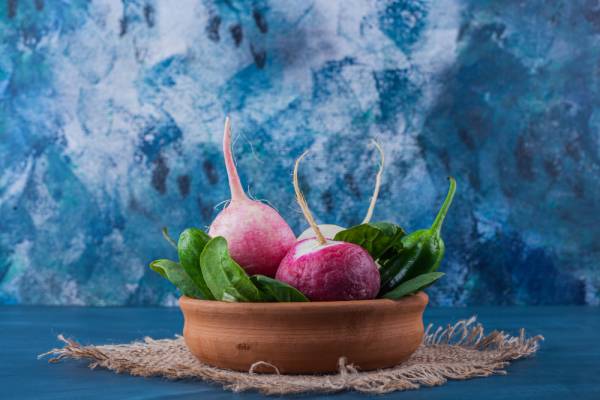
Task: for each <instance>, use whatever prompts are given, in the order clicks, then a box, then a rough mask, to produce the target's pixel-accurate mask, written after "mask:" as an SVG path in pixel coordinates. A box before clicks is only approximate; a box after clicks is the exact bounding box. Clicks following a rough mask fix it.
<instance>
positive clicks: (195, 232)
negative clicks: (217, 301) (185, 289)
mask: <svg viewBox="0 0 600 400" xmlns="http://www.w3.org/2000/svg"><path fill="white" fill-rule="evenodd" d="M209 240H210V236H208V235H207V234H206V233H205V232H204V231H201V230H200V229H196V228H188V229H186V230H185V231H183V232H182V233H181V235H179V242H178V243H177V253H179V262H180V263H181V266H182V267H183V269H184V270H185V272H187V274H188V275H189V276H190V278H192V281H194V283H195V284H196V286H197V287H198V289H199V290H200V291H201V292H202V294H203V297H204V298H205V299H208V300H212V299H214V297H213V295H212V293H211V291H210V290H209V288H208V286H207V285H206V282H205V281H204V277H203V275H202V270H201V268H200V254H201V253H202V250H204V247H205V246H206V244H207V243H208V241H209Z"/></svg>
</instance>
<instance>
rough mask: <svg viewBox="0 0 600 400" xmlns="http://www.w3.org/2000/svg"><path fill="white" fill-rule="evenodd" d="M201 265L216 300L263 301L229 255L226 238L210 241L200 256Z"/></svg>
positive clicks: (219, 237)
mask: <svg viewBox="0 0 600 400" xmlns="http://www.w3.org/2000/svg"><path fill="white" fill-rule="evenodd" d="M200 265H202V274H203V276H204V280H205V282H206V285H207V286H208V288H209V289H210V292H211V293H212V295H213V296H214V298H215V299H216V300H222V301H249V302H258V301H261V296H260V292H259V291H258V288H257V287H256V286H254V284H253V283H252V281H251V280H250V277H249V276H248V274H246V271H244V270H243V269H242V267H240V266H239V265H238V264H237V263H236V262H235V261H234V260H233V258H231V256H230V255H229V250H228V249H227V241H226V240H225V238H223V237H221V236H217V237H216V238H213V239H210V241H209V242H208V243H207V244H206V246H204V250H202V254H201V255H200Z"/></svg>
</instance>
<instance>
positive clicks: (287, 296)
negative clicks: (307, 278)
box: [250, 275, 310, 302]
mask: <svg viewBox="0 0 600 400" xmlns="http://www.w3.org/2000/svg"><path fill="white" fill-rule="evenodd" d="M250 279H251V280H252V282H253V283H254V284H255V285H256V287H257V288H258V290H260V292H261V294H262V297H263V300H264V301H278V302H292V301H310V300H308V298H307V297H306V296H305V295H304V294H303V293H302V292H300V291H299V290H298V289H296V288H295V287H293V286H290V285H288V284H287V283H284V282H281V281H278V280H277V279H273V278H269V277H268V276H264V275H254V276H252V277H250Z"/></svg>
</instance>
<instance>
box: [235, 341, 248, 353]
mask: <svg viewBox="0 0 600 400" xmlns="http://www.w3.org/2000/svg"><path fill="white" fill-rule="evenodd" d="M236 347H237V348H238V350H242V351H248V350H250V345H249V344H248V343H238V345H237V346H236Z"/></svg>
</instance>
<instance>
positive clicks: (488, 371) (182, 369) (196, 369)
mask: <svg viewBox="0 0 600 400" xmlns="http://www.w3.org/2000/svg"><path fill="white" fill-rule="evenodd" d="M58 338H59V339H60V340H61V341H63V342H65V346H64V347H63V348H57V349H53V350H51V351H49V352H48V353H45V354H42V355H40V358H41V357H44V356H48V355H53V358H51V359H50V360H49V361H50V362H58V361H60V360H62V359H84V360H88V361H89V362H90V363H89V367H90V368H92V369H94V368H96V367H102V368H107V369H109V370H111V371H114V372H116V373H126V374H130V375H135V376H145V377H149V376H159V377H163V378H167V379H199V380H203V381H207V382H212V383H218V384H220V385H222V386H223V387H224V388H225V389H229V390H232V391H234V392H242V391H247V390H257V391H259V392H261V393H264V394H269V395H282V394H297V393H331V392H339V391H344V390H356V391H358V392H363V393H378V394H381V393H389V392H393V391H397V390H407V389H418V388H419V387H420V386H422V385H423V386H437V385H442V384H444V383H445V382H446V381H447V380H448V379H469V378H475V377H485V376H490V375H493V374H506V371H505V369H504V368H505V367H506V366H507V365H508V362H509V361H512V360H516V359H519V358H523V357H528V356H531V355H533V354H534V353H535V352H536V351H537V350H538V347H539V342H540V341H541V340H543V337H542V336H539V335H538V336H534V337H529V338H527V337H526V336H525V331H524V330H523V329H521V331H520V334H519V336H511V335H508V334H506V333H504V332H500V331H494V332H492V333H490V334H488V335H485V334H484V330H483V326H482V325H481V324H479V323H476V321H475V317H472V318H471V319H469V320H461V321H458V322H457V323H456V324H454V325H448V326H447V327H445V328H442V327H438V328H436V329H434V328H433V327H432V325H429V327H428V328H427V330H426V332H425V338H424V340H423V344H422V345H421V347H420V348H419V349H418V350H417V351H416V352H415V354H413V355H412V357H411V358H410V359H409V360H408V361H406V362H404V363H402V364H400V365H398V366H396V367H394V368H389V369H384V370H378V371H370V372H361V371H359V370H358V369H357V368H355V367H354V366H352V365H348V364H347V363H346V361H345V359H343V358H341V359H340V361H339V372H338V373H337V374H332V375H279V374H278V373H277V371H276V370H275V369H274V373H273V374H256V373H254V372H253V370H252V369H251V370H250V371H248V373H244V372H235V371H229V370H223V369H219V368H214V367H211V366H208V365H206V364H203V363H201V362H199V361H198V360H196V358H194V356H193V355H192V354H191V353H190V352H189V351H188V350H187V348H186V346H185V343H184V341H183V338H182V337H176V338H175V339H161V340H155V339H152V338H148V337H147V338H145V339H144V341H143V342H133V343H129V344H116V345H102V346H81V345H80V344H78V343H77V342H75V341H73V340H69V339H66V338H65V337H63V336H62V335H60V336H59V337H58ZM257 364H259V363H257ZM257 364H255V365H257ZM260 364H267V363H260ZM267 365H268V364H267Z"/></svg>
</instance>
